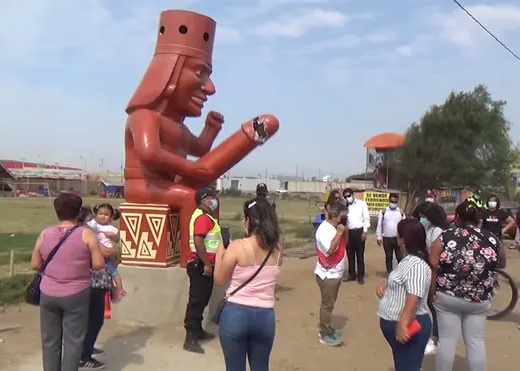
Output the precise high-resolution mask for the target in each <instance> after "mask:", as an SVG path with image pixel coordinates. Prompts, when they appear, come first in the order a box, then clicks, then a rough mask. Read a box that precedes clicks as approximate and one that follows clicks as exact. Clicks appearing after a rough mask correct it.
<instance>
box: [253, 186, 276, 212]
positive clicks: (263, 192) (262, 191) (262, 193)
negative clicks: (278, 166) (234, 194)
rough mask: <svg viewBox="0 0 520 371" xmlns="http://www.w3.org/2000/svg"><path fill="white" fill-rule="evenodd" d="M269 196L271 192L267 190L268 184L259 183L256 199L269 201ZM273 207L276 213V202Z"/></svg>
mask: <svg viewBox="0 0 520 371" xmlns="http://www.w3.org/2000/svg"><path fill="white" fill-rule="evenodd" d="M268 194H269V191H268V190H267V184H265V183H259V184H258V185H257V186H256V198H263V199H267V198H269V197H268ZM271 206H272V207H273V210H274V211H276V203H275V202H274V201H273V202H272V203H271Z"/></svg>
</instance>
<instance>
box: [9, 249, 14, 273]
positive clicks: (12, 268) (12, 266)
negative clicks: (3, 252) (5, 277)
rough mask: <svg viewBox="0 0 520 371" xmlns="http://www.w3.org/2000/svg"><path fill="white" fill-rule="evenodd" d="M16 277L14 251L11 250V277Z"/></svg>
mask: <svg viewBox="0 0 520 371" xmlns="http://www.w3.org/2000/svg"><path fill="white" fill-rule="evenodd" d="M13 276H14V250H11V256H10V257H9V277H13Z"/></svg>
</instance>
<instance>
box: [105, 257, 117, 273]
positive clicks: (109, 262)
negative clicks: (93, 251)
mask: <svg viewBox="0 0 520 371" xmlns="http://www.w3.org/2000/svg"><path fill="white" fill-rule="evenodd" d="M105 265H106V267H107V269H108V272H109V273H110V275H111V276H112V277H114V276H117V275H118V274H119V271H118V270H117V265H116V262H115V261H114V259H113V258H107V259H105Z"/></svg>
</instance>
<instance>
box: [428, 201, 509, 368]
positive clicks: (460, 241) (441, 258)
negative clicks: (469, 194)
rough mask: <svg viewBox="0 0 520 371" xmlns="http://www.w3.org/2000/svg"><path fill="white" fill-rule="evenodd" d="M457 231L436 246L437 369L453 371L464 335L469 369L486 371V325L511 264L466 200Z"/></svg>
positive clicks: (446, 234)
mask: <svg viewBox="0 0 520 371" xmlns="http://www.w3.org/2000/svg"><path fill="white" fill-rule="evenodd" d="M455 214H456V218H457V220H456V222H457V227H456V228H453V229H448V230H446V231H444V232H443V233H442V234H441V235H440V236H439V238H438V239H437V240H436V241H435V242H434V244H433V245H432V250H431V254H430V262H431V264H432V266H433V269H434V272H435V273H434V277H433V279H432V290H430V292H431V293H432V294H433V295H432V301H433V302H434V306H435V310H436V312H437V321H438V326H439V344H438V348H437V358H436V367H435V370H436V371H452V369H453V361H454V358H455V350H456V347H457V342H458V340H459V337H460V332H461V329H462V334H463V338H464V343H465V345H466V356H467V359H468V364H469V369H470V371H486V347H485V327H486V315H487V312H488V310H489V307H490V300H491V295H492V290H493V283H494V271H495V269H496V268H504V267H505V265H506V256H505V251H504V249H502V248H501V247H500V241H499V240H498V238H497V237H496V236H495V235H494V234H492V233H491V232H489V231H486V230H481V229H479V228H478V225H479V224H480V221H481V219H480V212H479V211H478V210H477V208H476V207H475V205H473V204H471V203H469V202H467V201H464V202H463V203H461V204H460V205H458V206H457V209H456V210H455Z"/></svg>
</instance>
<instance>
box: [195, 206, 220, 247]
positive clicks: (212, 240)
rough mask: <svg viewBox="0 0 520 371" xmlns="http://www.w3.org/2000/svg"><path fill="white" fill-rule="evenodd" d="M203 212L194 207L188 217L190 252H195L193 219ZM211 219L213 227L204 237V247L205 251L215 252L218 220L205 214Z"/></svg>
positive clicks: (217, 240) (217, 239)
mask: <svg viewBox="0 0 520 371" xmlns="http://www.w3.org/2000/svg"><path fill="white" fill-rule="evenodd" d="M202 214H204V212H203V211H202V210H201V209H198V208H197V209H195V211H194V212H193V214H192V215H191V219H190V250H191V252H194V253H196V252H197V249H196V248H195V236H193V232H194V231H195V220H196V219H197V218H198V217H199V216H201V215H202ZM207 215H208V216H209V218H210V219H211V220H213V223H214V225H213V229H212V230H211V231H209V233H208V234H207V235H206V237H205V238H204V246H205V247H206V251H207V252H209V253H216V252H217V248H218V244H219V242H220V225H218V221H217V220H216V219H215V218H213V217H212V216H211V215H209V214H207Z"/></svg>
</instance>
